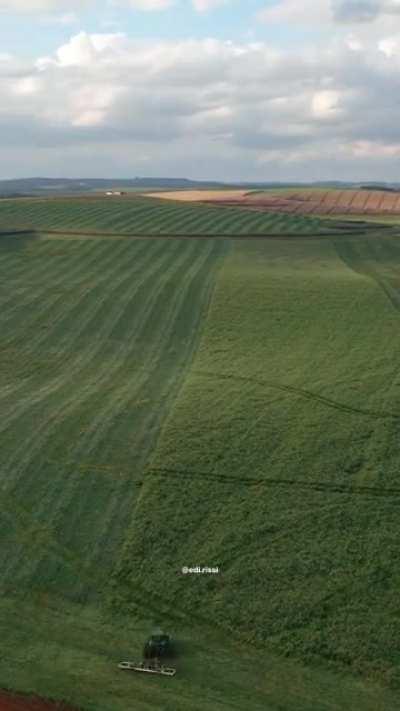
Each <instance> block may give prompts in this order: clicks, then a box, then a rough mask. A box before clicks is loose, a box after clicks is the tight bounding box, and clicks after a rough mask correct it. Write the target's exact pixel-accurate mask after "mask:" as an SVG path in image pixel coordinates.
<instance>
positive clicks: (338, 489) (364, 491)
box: [146, 467, 400, 503]
mask: <svg viewBox="0 0 400 711" xmlns="http://www.w3.org/2000/svg"><path fill="white" fill-rule="evenodd" d="M146 475H152V476H160V477H172V478H175V479H178V480H179V481H180V482H181V483H183V482H184V481H185V477H186V478H187V480H189V481H190V480H192V479H196V478H198V479H201V480H206V481H213V482H217V483H220V484H223V485H229V486H237V485H242V486H249V487H269V486H273V487H279V486H282V487H289V488H295V489H304V490H306V491H307V490H312V491H318V492H321V493H324V494H325V493H328V494H329V493H331V494H346V495H351V496H353V495H354V496H357V495H359V496H372V497H375V498H377V499H380V498H382V499H386V498H391V499H393V498H396V499H397V498H399V499H400V487H377V486H366V485H351V484H349V485H347V484H338V483H335V482H322V481H321V482H319V481H316V480H315V481H307V480H301V479H272V478H269V477H264V478H259V477H239V476H230V475H228V474H218V473H215V472H212V471H208V472H206V471H194V470H192V469H179V468H172V467H171V468H169V467H150V468H149V469H148V470H147V471H146ZM399 503H400V501H399Z"/></svg>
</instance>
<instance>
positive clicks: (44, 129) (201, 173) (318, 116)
mask: <svg viewBox="0 0 400 711" xmlns="http://www.w3.org/2000/svg"><path fill="white" fill-rule="evenodd" d="M0 156H1V162H0V166H1V168H0V178H13V177H29V176H39V175H40V176H48V177H71V178H72V177H85V178H88V177H106V178H131V177H135V176H146V177H152V176H157V177H189V178H194V179H200V180H207V179H213V180H225V181H233V180H235V181H256V180H257V181H305V182H307V181H317V180H333V179H335V180H353V181H361V180H364V181H378V180H380V181H381V180H387V181H399V182H400V0H65V1H64V0H0Z"/></svg>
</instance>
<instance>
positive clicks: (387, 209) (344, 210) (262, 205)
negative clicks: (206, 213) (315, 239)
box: [206, 190, 400, 215]
mask: <svg viewBox="0 0 400 711" xmlns="http://www.w3.org/2000/svg"><path fill="white" fill-rule="evenodd" d="M206 202H207V203H208V204H214V205H215V204H218V205H224V206H231V207H234V206H236V207H241V208H247V209H252V210H258V211H261V212H284V213H291V214H293V213H295V214H299V215H300V214H306V215H314V214H315V215H350V214H353V215H362V214H365V215H367V214H379V213H385V214H399V213H400V195H399V194H398V193H392V194H390V193H388V192H386V191H381V190H329V191H327V192H326V191H324V190H321V191H320V192H317V191H293V192H285V194H284V195H279V194H275V195H274V194H273V193H272V192H271V193H269V194H268V193H264V194H261V193H258V194H253V195H251V194H250V195H244V196H243V197H242V198H240V197H239V198H232V197H230V199H225V200H221V197H220V196H218V199H214V200H213V199H211V198H208V199H207V200H206Z"/></svg>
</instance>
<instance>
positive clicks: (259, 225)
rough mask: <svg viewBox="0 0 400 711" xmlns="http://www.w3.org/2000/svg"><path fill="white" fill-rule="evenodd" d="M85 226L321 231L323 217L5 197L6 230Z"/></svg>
mask: <svg viewBox="0 0 400 711" xmlns="http://www.w3.org/2000/svg"><path fill="white" fill-rule="evenodd" d="M12 227H16V228H22V229H26V228H28V229H30V228H34V229H38V230H43V231H45V230H51V229H56V230H63V229H64V230H82V231H85V230H87V231H90V232H114V233H122V234H124V233H125V234H127V233H128V234H135V235H143V236H157V235H158V234H168V235H176V236H178V235H180V236H187V235H198V236H202V235H211V236H212V235H248V234H255V235H257V234H261V235H262V234H266V233H276V234H315V233H319V232H321V231H322V232H327V231H329V229H332V226H331V224H330V223H328V227H327V226H326V223H324V222H323V220H321V219H319V218H307V217H301V216H299V217H297V216H296V217H293V216H290V215H284V214H266V213H259V212H249V211H248V210H246V209H245V208H243V209H240V208H237V207H234V208H229V207H225V208H221V207H214V206H208V205H207V206H205V205H204V206H199V205H196V204H186V203H179V202H171V201H169V200H161V199H159V200H158V199H155V198H145V197H137V198H122V199H119V198H108V199H107V198H104V197H102V198H80V199H64V200H63V199H52V200H47V199H41V198H36V199H27V200H2V201H1V202H0V230H9V229H11V228H12Z"/></svg>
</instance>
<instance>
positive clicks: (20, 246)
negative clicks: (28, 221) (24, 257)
mask: <svg viewBox="0 0 400 711" xmlns="http://www.w3.org/2000/svg"><path fill="white" fill-rule="evenodd" d="M37 239H38V235H37V234H36V233H35V232H33V231H32V230H22V229H21V230H18V229H12V228H10V229H9V230H0V250H1V251H3V250H4V251H6V252H19V251H22V250H24V249H26V247H27V246H28V245H30V244H32V242H34V241H35V240H37Z"/></svg>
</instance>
